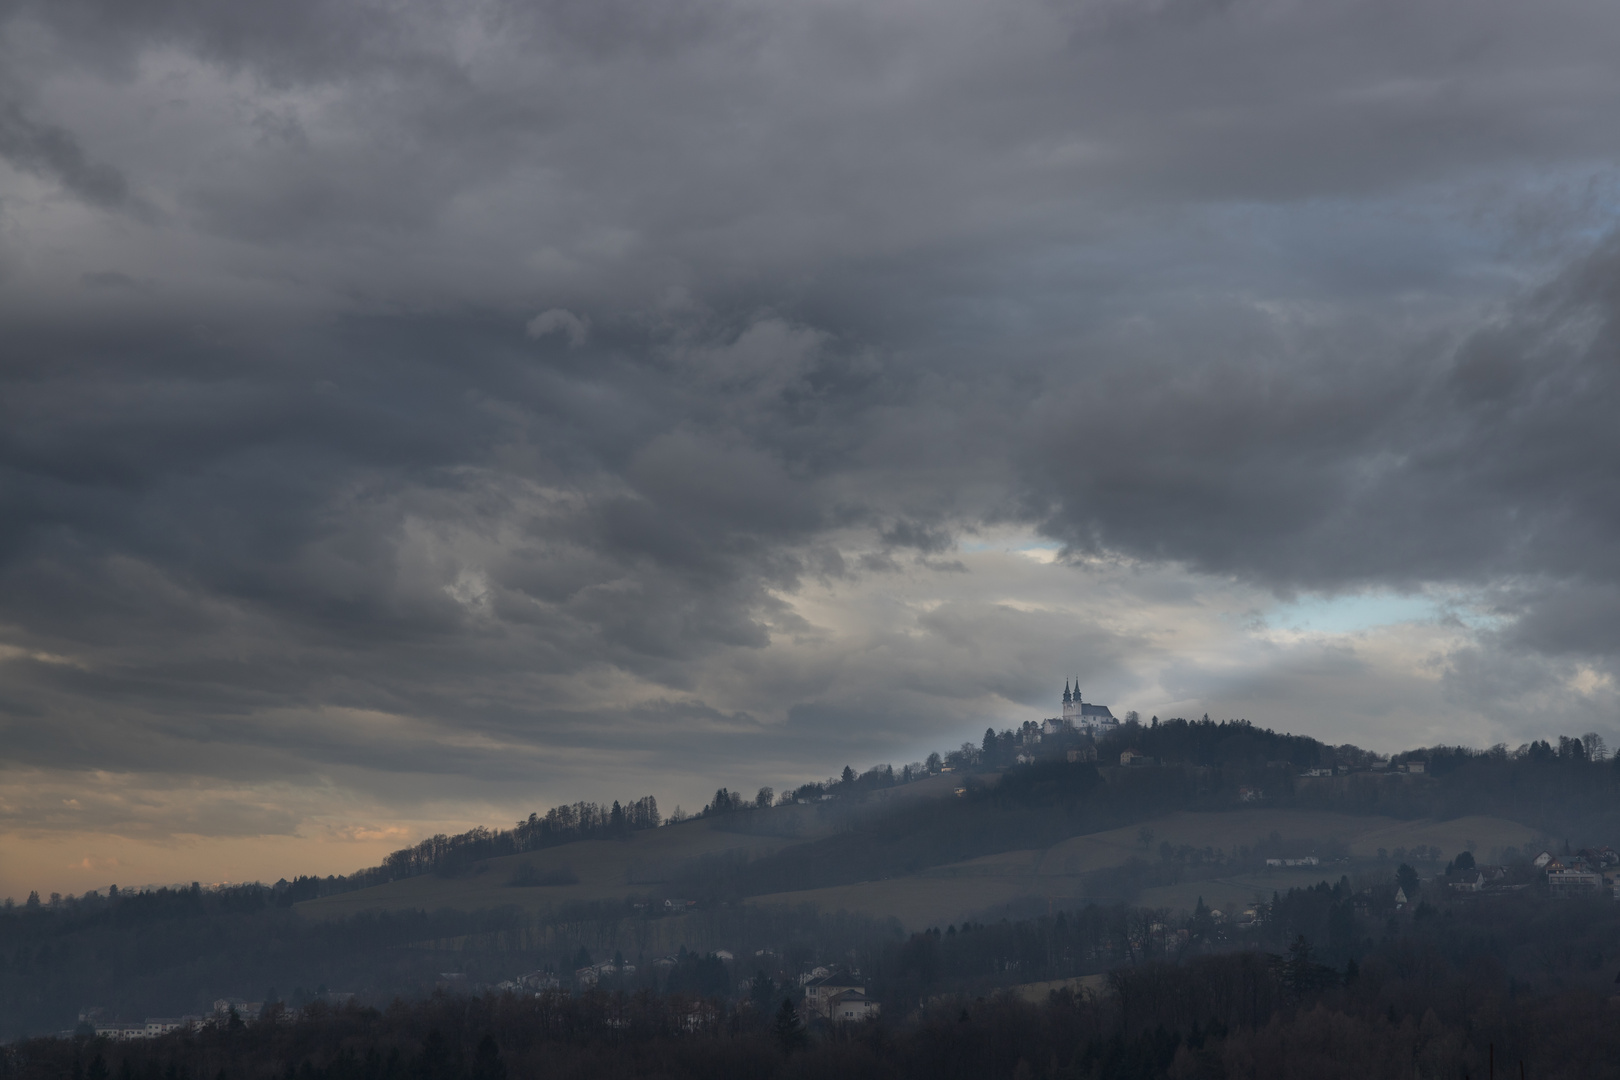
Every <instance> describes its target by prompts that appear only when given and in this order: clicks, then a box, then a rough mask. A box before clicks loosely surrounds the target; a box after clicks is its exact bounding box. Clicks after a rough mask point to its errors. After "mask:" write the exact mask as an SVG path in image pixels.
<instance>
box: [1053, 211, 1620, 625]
mask: <svg viewBox="0 0 1620 1080" xmlns="http://www.w3.org/2000/svg"><path fill="white" fill-rule="evenodd" d="M1617 302H1620V244H1617V243H1616V242H1615V241H1614V240H1613V239H1611V240H1609V241H1607V242H1606V243H1605V244H1604V245H1603V246H1602V247H1601V248H1600V249H1599V250H1598V251H1596V252H1595V253H1593V254H1591V255H1590V256H1587V257H1584V258H1582V259H1581V260H1579V261H1578V262H1577V263H1576V264H1575V265H1574V266H1573V267H1571V268H1570V269H1569V270H1567V271H1566V272H1565V273H1563V274H1562V275H1560V276H1559V277H1558V278H1557V279H1556V280H1555V281H1553V282H1552V283H1551V284H1549V285H1547V286H1545V287H1544V288H1542V289H1540V290H1538V291H1537V292H1536V293H1535V294H1534V295H1533V296H1531V297H1528V298H1526V299H1524V300H1522V301H1519V302H1517V303H1514V304H1511V305H1509V306H1507V308H1506V309H1505V310H1503V311H1502V312H1501V313H1499V314H1497V315H1495V316H1494V317H1491V318H1488V319H1487V320H1486V322H1487V324H1488V325H1487V326H1486V327H1485V328H1482V329H1479V330H1476V331H1474V332H1472V333H1469V334H1467V335H1466V336H1465V337H1463V339H1462V340H1461V341H1460V343H1459V344H1457V345H1456V346H1454V347H1453V346H1450V345H1447V344H1445V343H1443V342H1434V341H1431V342H1427V343H1423V342H1420V343H1417V344H1416V345H1406V346H1405V347H1404V348H1400V350H1399V351H1397V349H1396V343H1393V342H1390V341H1388V340H1387V339H1386V340H1379V337H1378V336H1374V335H1357V336H1358V337H1360V338H1361V341H1360V342H1352V344H1351V345H1350V346H1349V347H1348V348H1347V347H1346V344H1345V343H1344V341H1343V340H1339V341H1334V340H1331V339H1329V340H1323V338H1325V337H1326V335H1320V334H1318V335H1311V337H1314V338H1316V340H1310V339H1309V338H1308V339H1307V341H1306V342H1305V348H1304V349H1303V350H1299V352H1303V353H1304V355H1303V356H1301V355H1300V354H1299V352H1295V353H1293V354H1292V355H1288V356H1286V357H1282V356H1280V355H1279V354H1280V352H1281V343H1280V342H1278V341H1276V340H1275V339H1272V340H1269V341H1268V340H1265V339H1264V338H1261V339H1260V340H1259V341H1257V342H1255V345H1257V346H1258V348H1256V349H1255V350H1254V351H1253V352H1250V353H1248V354H1246V355H1244V356H1241V357H1233V356H1231V355H1221V354H1220V353H1219V352H1218V351H1214V352H1213V354H1212V355H1208V356H1207V357H1206V358H1204V359H1203V362H1202V363H1201V364H1197V365H1191V366H1184V367H1181V368H1180V369H1179V370H1178V371H1175V372H1172V371H1170V370H1167V369H1166V368H1165V367H1163V366H1160V365H1140V366H1136V367H1135V368H1133V369H1131V370H1125V371H1118V372H1115V373H1113V374H1112V376H1111V377H1110V378H1109V379H1108V382H1107V385H1108V387H1109V405H1108V408H1106V409H1099V410H1095V411H1090V410H1088V411H1085V412H1082V413H1080V417H1081V419H1079V420H1077V421H1074V422H1067V421H1065V420H1064V419H1062V418H1060V417H1058V416H1048V417H1047V418H1045V428H1046V432H1047V436H1046V438H1045V439H1044V440H1043V441H1042V442H1040V443H1039V444H1037V445H1036V446H1034V447H1033V448H1032V449H1033V453H1031V454H1030V455H1029V461H1030V462H1031V465H1030V468H1031V471H1032V473H1033V474H1034V477H1035V481H1034V482H1035V485H1036V491H1037V492H1040V493H1042V494H1047V495H1050V496H1051V497H1053V498H1054V499H1056V500H1057V502H1058V505H1057V507H1056V509H1055V511H1054V512H1053V513H1052V515H1051V516H1050V517H1048V518H1047V519H1046V527H1047V528H1048V529H1049V530H1051V531H1052V532H1053V533H1054V535H1059V536H1063V537H1065V538H1068V539H1070V540H1071V541H1072V542H1073V543H1075V544H1076V545H1078V546H1080V547H1082V548H1099V549H1123V550H1128V551H1132V552H1135V553H1138V554H1141V555H1143V556H1145V557H1150V558H1169V559H1179V560H1185V561H1186V562H1188V563H1189V564H1190V565H1192V566H1194V567H1196V568H1198V569H1200V570H1205V571H1210V572H1214V573H1236V574H1239V575H1241V576H1243V577H1245V578H1248V579H1251V580H1257V581H1261V582H1265V583H1269V584H1273V585H1276V586H1278V587H1279V588H1285V589H1294V588H1306V589H1319V588H1328V589H1336V588H1347V587H1348V588H1355V587H1359V586H1364V585H1367V584H1369V583H1378V584H1385V583H1393V584H1396V585H1407V586H1415V585H1417V584H1419V583H1422V582H1425V581H1429V582H1434V581H1458V582H1469V583H1476V584H1477V583H1482V582H1485V581H1490V580H1496V579H1500V578H1502V577H1504V576H1514V575H1529V576H1547V577H1550V578H1553V579H1563V580H1584V581H1588V582H1592V583H1602V584H1604V585H1611V584H1613V583H1614V582H1615V581H1616V575H1617V574H1620V564H1617V563H1616V561H1615V558H1614V556H1615V544H1616V537H1617V536H1620V510H1617V507H1620V502H1617V501H1616V496H1617V495H1620V490H1617V483H1620V481H1617V479H1616V478H1617V477H1620V434H1617V432H1616V428H1615V425H1614V424H1613V422H1612V419H1611V418H1612V417H1613V415H1614V413H1615V409H1616V408H1617V407H1620V363H1617V359H1616V358H1617V357H1620V333H1617V331H1620V323H1617V316H1620V306H1617ZM1358 344H1359V345H1360V348H1361V350H1364V351H1361V352H1360V355H1357V349H1356V346H1357V345H1358ZM1313 353H1314V354H1315V355H1312V354H1313ZM1268 354H1269V355H1268ZM1050 411H1051V412H1055V413H1060V414H1061V413H1063V412H1064V408H1063V406H1062V405H1061V404H1059V405H1057V406H1056V407H1054V408H1053V409H1051V410H1050ZM1548 599H1549V600H1550V597H1549V598H1548ZM1518 602H1520V603H1525V602H1531V603H1535V601H1528V599H1527V597H1526V596H1524V595H1521V596H1520V597H1519V600H1518ZM1525 629H1526V631H1527V632H1533V631H1532V630H1531V627H1529V626H1527V627H1526V628H1525Z"/></svg>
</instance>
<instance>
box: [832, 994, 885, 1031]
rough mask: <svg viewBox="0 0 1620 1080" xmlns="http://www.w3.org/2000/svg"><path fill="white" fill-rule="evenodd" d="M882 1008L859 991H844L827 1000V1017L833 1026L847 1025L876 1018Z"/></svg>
mask: <svg viewBox="0 0 1620 1080" xmlns="http://www.w3.org/2000/svg"><path fill="white" fill-rule="evenodd" d="M882 1008H883V1007H882V1006H881V1005H879V1004H878V1003H877V1002H876V1001H873V1000H872V999H871V998H869V997H867V996H866V994H865V993H864V992H862V991H860V990H845V991H844V992H843V993H841V994H834V995H833V996H832V997H831V998H829V999H828V1000H827V1017H828V1019H830V1020H832V1021H833V1023H835V1024H849V1023H854V1022H855V1021H858V1020H865V1019H867V1018H869V1017H874V1016H877V1015H878V1013H879V1012H880V1011H882Z"/></svg>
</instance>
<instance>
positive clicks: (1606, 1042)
mask: <svg viewBox="0 0 1620 1080" xmlns="http://www.w3.org/2000/svg"><path fill="white" fill-rule="evenodd" d="M1268 907H1269V910H1268V912H1267V923H1268V929H1267V931H1266V932H1264V933H1262V934H1261V935H1259V936H1256V937H1253V938H1251V939H1249V940H1248V941H1247V942H1241V943H1240V942H1224V943H1223V942H1222V941H1221V940H1220V935H1219V934H1216V933H1212V932H1211V928H1209V927H1207V926H1203V927H1201V926H1199V924H1198V923H1197V919H1198V918H1199V917H1200V916H1196V915H1195V917H1194V919H1193V920H1191V921H1189V923H1188V925H1187V927H1186V929H1188V930H1190V931H1191V934H1190V935H1189V936H1190V938H1191V942H1190V945H1189V947H1188V949H1186V950H1183V952H1182V954H1181V957H1180V959H1178V960H1150V959H1144V960H1141V961H1139V962H1137V963H1135V964H1132V965H1129V966H1121V967H1116V968H1114V969H1113V970H1112V971H1111V972H1110V973H1109V975H1108V976H1107V978H1106V980H1105V983H1104V985H1103V986H1102V987H1101V989H1100V990H1099V991H1098V992H1097V993H1096V994H1095V995H1093V994H1090V993H1080V994H1078V995H1077V994H1076V993H1074V992H1072V991H1070V990H1068V989H1062V990H1059V991H1056V992H1053V993H1049V994H1047V995H1046V996H1045V997H1044V999H1038V1000H1036V1001H1034V1002H1030V1001H1027V1000H1021V999H1020V998H1018V997H1017V996H1014V995H1012V994H1009V993H1006V992H1004V991H994V990H992V991H988V992H985V993H977V992H975V991H974V990H973V989H972V987H973V985H974V979H975V977H976V975H978V974H981V973H982V972H983V971H984V970H986V969H987V968H988V967H990V966H994V965H997V964H1000V965H1003V966H1004V965H1005V964H1006V963H1008V958H1009V957H1010V956H1026V955H1027V956H1028V957H1029V958H1031V959H1035V958H1037V957H1038V956H1039V955H1040V954H1041V953H1042V952H1054V951H1061V950H1063V949H1066V948H1071V947H1072V946H1073V945H1074V943H1075V942H1076V941H1079V940H1081V939H1083V938H1084V937H1085V936H1086V935H1090V934H1093V933H1097V932H1104V933H1106V932H1109V928H1110V927H1115V928H1116V929H1119V930H1121V931H1122V932H1124V933H1126V934H1127V935H1129V934H1131V933H1133V932H1134V931H1133V929H1132V926H1133V922H1134V919H1133V915H1134V914H1137V913H1132V912H1129V911H1120V912H1116V913H1114V915H1107V914H1106V913H1099V912H1097V911H1090V912H1076V913H1072V914H1071V913H1064V914H1061V915H1058V916H1055V917H1052V918H1046V919H1040V920H1034V921H1030V922H1024V923H1005V924H1001V925H999V926H970V927H966V928H964V929H962V930H955V928H954V927H953V928H950V931H947V932H945V933H937V932H933V931H928V932H923V933H919V934H914V935H911V936H910V937H909V938H907V939H905V940H904V941H903V942H898V943H896V944H894V945H892V946H889V947H888V948H886V949H884V950H883V951H882V952H881V953H878V954H870V955H867V956H865V957H863V958H862V959H863V961H864V962H866V963H868V964H869V965H872V966H873V967H874V969H875V970H874V971H873V972H869V973H868V974H869V975H872V976H874V978H875V979H876V980H881V981H882V982H883V983H884V985H885V987H886V992H885V995H884V996H885V998H886V999H887V1002H888V1008H887V1012H886V1015H884V1016H883V1017H881V1018H879V1019H878V1020H875V1021H868V1022H863V1023H860V1024H851V1025H845V1026H842V1027H829V1026H827V1025H826V1024H825V1023H823V1022H821V1021H816V1022H814V1023H813V1024H810V1025H806V1024H805V1023H804V1022H803V1021H802V1020H801V1018H800V1015H799V1009H800V1006H797V1005H796V1001H797V998H796V995H795V994H794V993H793V990H792V989H791V988H785V987H781V986H779V985H778V984H776V983H775V982H773V981H772V980H771V979H769V978H768V977H766V976H765V975H764V974H763V973H758V974H756V976H755V978H754V979H752V980H750V981H748V982H746V983H743V984H742V985H740V986H738V987H737V988H736V993H735V995H724V994H714V995H705V994H702V993H699V992H677V993H660V992H657V991H654V990H651V989H643V990H640V991H635V992H629V991H603V990H591V991H586V992H584V993H580V994H569V993H566V992H556V991H553V992H547V993H543V994H540V995H533V994H512V993H505V994H485V995H481V996H464V995H454V994H448V993H437V994H435V995H433V996H432V997H430V998H427V999H425V1000H417V1001H412V1002H407V1001H401V1000H396V1001H395V1002H393V1003H392V1004H390V1005H387V1006H386V1007H384V1008H381V1009H378V1008H373V1007H369V1006H361V1005H347V1006H342V1007H334V1006H331V1005H328V1004H325V1003H321V1002H316V1003H313V1004H310V1005H308V1006H305V1007H304V1008H302V1009H300V1010H292V1009H285V1008H282V1007H278V1006H272V1007H271V1008H269V1009H268V1010H267V1012H266V1015H265V1016H264V1017H263V1018H260V1019H257V1020H256V1021H255V1022H254V1023H251V1024H243V1023H241V1022H240V1021H238V1020H236V1019H234V1018H232V1019H227V1020H226V1021H224V1022H221V1023H213V1024H210V1025H209V1026H206V1027H205V1028H203V1029H202V1030H200V1031H197V1032H192V1033H182V1032H176V1033H173V1034H170V1035H168V1036H164V1037H162V1038H158V1039H151V1040H137V1041H129V1042H116V1041H111V1040H108V1039H105V1038H97V1037H94V1036H92V1035H90V1034H89V1033H88V1032H87V1033H85V1034H81V1035H77V1036H74V1037H69V1038H55V1039H32V1040H26V1041H22V1042H18V1043H14V1044H12V1045H10V1046H9V1047H7V1048H5V1050H4V1052H3V1056H0V1080H529V1078H551V1077H557V1078H580V1080H585V1078H595V1077H668V1078H671V1080H674V1078H686V1077H691V1078H694V1080H696V1078H722V1077H738V1078H743V1077H747V1078H761V1080H763V1078H767V1077H838V1078H841V1080H849V1078H860V1077H874V1078H876V1077H928V1078H931V1080H933V1078H953V1077H962V1078H964V1080H965V1078H970V1077H971V1078H984V1077H1008V1078H1016V1080H1022V1078H1026V1077H1027V1078H1036V1077H1047V1078H1058V1077H1076V1078H1080V1077H1086V1078H1097V1080H1126V1078H1133V1080H1134V1078H1144V1080H1146V1078H1160V1077H1168V1078H1176V1080H1180V1078H1192V1077H1210V1078H1217V1077H1229V1078H1239V1077H1253V1078H1289V1077H1308V1078H1311V1080H1323V1078H1332V1077H1356V1078H1364V1077H1402V1078H1405V1077H1420V1078H1447V1080H1450V1078H1463V1077H1477V1078H1485V1077H1488V1076H1491V1075H1492V1070H1493V1065H1494V1070H1495V1075H1499V1076H1502V1077H1517V1076H1520V1075H1523V1076H1525V1077H1534V1078H1537V1080H1541V1078H1554V1077H1568V1078H1575V1077H1595V1076H1613V1075H1616V1074H1617V1073H1620V1068H1617V1066H1620V1022H1617V1021H1620V1000H1617V999H1616V997H1615V996H1614V992H1615V990H1616V989H1620V987H1617V986H1616V985H1615V980H1616V974H1615V972H1616V968H1617V967H1620V948H1617V946H1616V942H1617V941H1620V912H1617V910H1616V909H1617V905H1616V904H1615V903H1614V902H1613V901H1612V900H1585V901H1567V902H1552V903H1549V902H1546V901H1543V900H1539V899H1534V898H1531V897H1528V896H1521V897H1517V898H1514V897H1509V898H1503V899H1502V900H1500V901H1493V902H1490V903H1486V904H1459V905H1456V906H1451V907H1437V906H1434V905H1428V904H1423V905H1420V906H1419V908H1418V909H1417V911H1416V912H1415V913H1403V914H1402V915H1399V916H1394V917H1390V918H1388V919H1384V920H1382V921H1381V924H1379V923H1378V922H1376V921H1373V920H1369V919H1368V918H1366V917H1365V916H1364V915H1361V916H1358V915H1357V907H1356V901H1355V897H1354V896H1352V895H1349V894H1347V893H1346V892H1345V891H1344V890H1342V889H1339V888H1334V887H1330V886H1328V885H1326V884H1324V885H1323V886H1321V887H1320V888H1317V889H1311V890H1298V891H1296V892H1294V893H1292V894H1290V895H1288V896H1283V897H1279V898H1278V900H1277V901H1276V902H1274V903H1273V904H1272V905H1269V906H1268ZM1150 917H1151V915H1150ZM1120 919H1123V921H1122V922H1121V921H1118V920H1120ZM1134 925H1136V926H1137V927H1140V926H1142V923H1141V922H1135V923H1134ZM1306 930H1309V931H1311V932H1312V933H1314V934H1315V935H1317V937H1316V941H1318V942H1323V943H1327V942H1331V944H1313V943H1312V938H1310V937H1308V936H1307V935H1306V933H1305V931H1306ZM1200 933H1202V934H1205V935H1206V936H1205V937H1204V938H1203V939H1202V940H1201V939H1200V938H1199V936H1198V935H1199V934H1200ZM1200 949H1204V950H1208V951H1203V952H1200V951H1199V950H1200ZM1020 950H1022V952H1020ZM1014 962H1021V961H1014ZM1521 1070H1522V1071H1521Z"/></svg>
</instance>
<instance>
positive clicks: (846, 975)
mask: <svg viewBox="0 0 1620 1080" xmlns="http://www.w3.org/2000/svg"><path fill="white" fill-rule="evenodd" d="M816 971H824V972H826V974H823V975H816V974H815V972H811V975H812V978H810V979H808V980H806V981H805V982H804V1011H805V1013H806V1019H811V1018H820V1019H822V1020H829V1021H831V1022H832V1023H835V1024H848V1023H854V1022H856V1021H859V1020H865V1019H868V1018H869V1017H875V1016H877V1015H878V1014H879V1013H880V1012H881V1011H882V1009H883V1006H882V1005H880V1004H879V1003H878V1002H876V1001H875V1000H873V999H872V998H869V997H867V996H866V981H865V980H864V979H862V978H861V976H860V973H859V972H837V973H835V972H828V971H826V969H825V968H817V969H816Z"/></svg>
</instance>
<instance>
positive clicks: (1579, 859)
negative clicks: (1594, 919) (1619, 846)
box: [1533, 845, 1620, 900]
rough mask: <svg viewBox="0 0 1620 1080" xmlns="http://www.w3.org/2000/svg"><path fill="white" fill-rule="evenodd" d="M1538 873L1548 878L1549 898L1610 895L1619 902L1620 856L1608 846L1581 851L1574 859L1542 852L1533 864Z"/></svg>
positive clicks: (1570, 856) (1576, 853)
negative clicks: (1617, 876) (1617, 877)
mask: <svg viewBox="0 0 1620 1080" xmlns="http://www.w3.org/2000/svg"><path fill="white" fill-rule="evenodd" d="M1533 864H1534V866H1535V868H1536V869H1537V870H1540V871H1542V872H1544V873H1545V874H1546V875H1547V895H1548V896H1551V897H1553V898H1555V899H1560V900H1566V899H1573V898H1575V897H1578V896H1590V895H1593V894H1597V893H1605V892H1607V893H1609V894H1610V895H1611V896H1613V897H1614V898H1615V899H1616V900H1620V884H1617V883H1616V871H1617V870H1620V852H1616V851H1615V850H1614V849H1613V848H1611V847H1609V846H1608V845H1604V846H1602V847H1596V848H1581V850H1579V851H1577V852H1575V853H1574V854H1573V855H1554V854H1553V853H1552V852H1550V851H1543V852H1542V853H1541V854H1540V855H1537V856H1536V857H1535V859H1534V860H1533Z"/></svg>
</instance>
